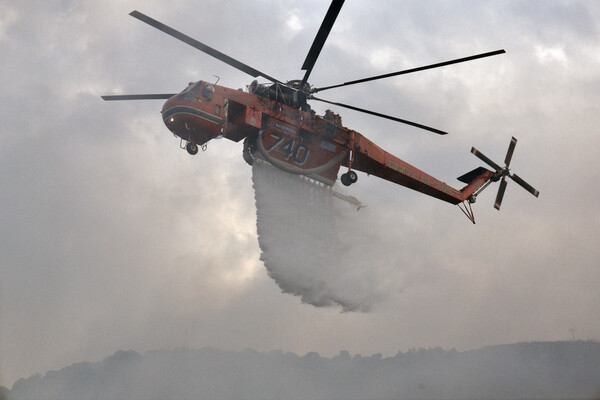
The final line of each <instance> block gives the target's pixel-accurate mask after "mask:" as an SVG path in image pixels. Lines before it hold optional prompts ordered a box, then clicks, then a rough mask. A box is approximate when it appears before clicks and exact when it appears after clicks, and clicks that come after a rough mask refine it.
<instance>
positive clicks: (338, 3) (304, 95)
mask: <svg viewBox="0 0 600 400" xmlns="http://www.w3.org/2000/svg"><path fill="white" fill-rule="evenodd" d="M343 5H344V0H333V1H332V2H331V5H330V6H329V9H328V10H327V13H326V14H325V17H324V18H323V22H322V23H321V27H320V28H319V30H318V32H317V35H316V36H315V39H314V40H313V43H312V46H311V47H310V50H309V51H308V54H307V55H306V58H305V60H304V63H303V64H302V67H301V70H303V71H305V73H304V76H303V77H302V79H297V80H290V81H282V80H279V79H276V78H274V77H272V76H270V75H269V74H266V73H265V72H262V71H260V70H258V69H256V68H253V67H251V66H249V65H247V64H244V63H243V62H241V61H239V60H236V59H235V58H233V57H230V56H228V55H226V54H224V53H222V52H220V51H218V50H216V49H214V48H212V47H210V46H208V45H206V44H204V43H202V42H200V41H198V40H196V39H193V38H191V37H190V36H187V35H185V34H184V33H181V32H179V31H177V30H175V29H173V28H171V27H170V26H168V25H165V24H163V23H162V22H159V21H157V20H155V19H153V18H151V17H149V16H147V15H145V14H142V13H141V12H139V11H132V12H131V13H130V14H129V15H131V16H132V17H134V18H136V19H138V20H140V21H142V22H144V23H146V24H148V25H150V26H152V27H154V28H156V29H158V30H160V31H162V32H164V33H166V34H168V35H170V36H172V37H174V38H175V39H178V40H180V41H182V42H184V43H186V44H188V45H190V46H192V47H194V48H196V49H197V50H200V51H202V52H203V53H206V54H208V55H210V56H212V57H214V58H216V59H218V60H220V61H222V62H224V63H225V64H227V65H230V66H232V67H234V68H236V69H238V70H239V71H242V72H244V73H246V74H248V75H250V76H252V77H253V78H259V77H262V78H265V79H266V80H268V81H270V82H271V83H272V84H273V85H272V87H271V89H272V90H274V91H275V92H276V94H277V91H281V92H282V93H283V94H287V96H288V97H289V98H291V99H292V101H291V104H292V105H294V106H296V107H298V108H303V107H305V106H306V104H307V103H306V102H307V101H308V100H316V101H321V102H324V103H328V104H332V105H335V106H338V107H343V108H348V109H350V110H354V111H358V112H362V113H366V114H369V115H373V116H376V117H380V118H385V119H389V120H392V121H396V122H400V123H403V124H406V125H411V126H414V127H416V128H420V129H424V130H427V131H430V132H434V133H437V134H439V135H445V134H447V132H444V131H441V130H439V129H436V128H432V127H430V126H427V125H423V124H420V123H416V122H412V121H408V120H405V119H401V118H397V117H394V116H390V115H386V114H382V113H379V112H375V111H370V110H367V109H364V108H359V107H355V106H352V105H348V104H343V103H338V102H333V101H329V100H325V99H322V98H318V97H316V96H314V94H315V93H317V92H322V91H325V90H330V89H334V88H338V87H341V86H349V85H355V84H359V83H364V82H370V81H374V80H378V79H385V78H390V77H394V76H398V75H404V74H409V73H412V72H418V71H424V70H427V69H433V68H438V67H443V66H447V65H451V64H457V63H462V62H466V61H472V60H476V59H479V58H484V57H490V56H495V55H498V54H503V53H505V51H504V50H496V51H491V52H487V53H481V54H476V55H473V56H469V57H463V58H457V59H454V60H449V61H444V62H441V63H435V64H430V65H425V66H421V67H417V68H410V69H406V70H400V71H395V72H390V73H387V74H383V75H377V76H371V77H367V78H362V79H356V80H353V81H347V82H343V83H339V84H335V85H329V86H322V87H312V86H311V85H309V84H308V79H309V77H310V75H311V73H312V70H313V68H314V66H315V63H316V62H317V59H318V58H319V55H320V54H321V50H322V49H323V46H324V45H325V42H326V41H327V37H328V36H329V33H330V32H331V29H332V27H333V25H334V23H335V21H336V19H337V17H338V15H339V13H340V10H341V9H342V6H343ZM252 86H254V87H255V88H258V81H256V83H254V82H253V83H252V84H251V85H250V87H252ZM174 95H175V93H173V94H170V93H169V94H139V95H117V96H102V98H103V99H104V100H145V99H168V98H170V97H171V96H174Z"/></svg>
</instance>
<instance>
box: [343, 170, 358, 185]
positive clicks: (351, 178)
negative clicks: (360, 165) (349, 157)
mask: <svg viewBox="0 0 600 400" xmlns="http://www.w3.org/2000/svg"><path fill="white" fill-rule="evenodd" d="M357 180H358V175H356V172H354V171H348V172H346V173H345V174H342V176H340V181H342V184H343V185H344V186H350V185H352V184H353V183H354V182H356V181H357Z"/></svg>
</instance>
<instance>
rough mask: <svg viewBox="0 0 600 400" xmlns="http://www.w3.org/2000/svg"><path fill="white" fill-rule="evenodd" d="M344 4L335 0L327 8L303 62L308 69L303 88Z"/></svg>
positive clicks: (305, 68) (305, 69) (340, 0)
mask: <svg viewBox="0 0 600 400" xmlns="http://www.w3.org/2000/svg"><path fill="white" fill-rule="evenodd" d="M342 5H344V0H333V1H332V2H331V5H330V6H329V10H327V14H325V18H324V19H323V22H322V23H321V27H320V28H319V31H318V32H317V36H315V40H314V41H313V44H312V46H311V47H310V50H309V51H308V54H307V55H306V59H305V60H304V64H302V68H301V69H302V70H303V71H306V73H305V74H304V78H302V84H301V85H300V87H301V88H303V87H304V84H305V83H306V82H307V81H308V77H309V76H310V73H311V72H312V69H313V67H314V66H315V62H317V58H318V57H319V54H320V53H321V49H323V45H324V44H325V41H326V40H327V37H328V36H329V32H330V31H331V28H332V27H333V24H334V22H335V20H336V18H337V16H338V14H339V13H340V10H341V9H342Z"/></svg>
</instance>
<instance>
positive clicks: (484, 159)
mask: <svg viewBox="0 0 600 400" xmlns="http://www.w3.org/2000/svg"><path fill="white" fill-rule="evenodd" d="M471 153H473V154H475V156H476V157H478V158H479V159H480V160H481V161H483V162H484V163H486V164H487V165H489V166H490V167H492V168H494V170H495V171H500V170H502V167H500V166H499V165H498V164H496V163H495V162H493V161H492V160H490V159H489V158H487V157H486V156H485V155H484V154H483V153H482V152H480V151H479V150H477V149H476V148H475V147H471Z"/></svg>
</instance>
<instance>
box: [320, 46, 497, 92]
mask: <svg viewBox="0 0 600 400" xmlns="http://www.w3.org/2000/svg"><path fill="white" fill-rule="evenodd" d="M503 53H506V51H504V50H496V51H490V52H488V53H482V54H477V55H474V56H469V57H463V58H457V59H456V60H450V61H444V62H441V63H436V64H431V65H425V66H423V67H417V68H411V69H406V70H402V71H397V72H391V73H389V74H383V75H377V76H372V77H370V78H363V79H357V80H355V81H349V82H344V83H340V84H338V85H332V86H324V87H321V88H315V89H313V92H314V93H316V92H320V91H323V90H328V89H333V88H337V87H340V86H348V85H354V84H357V83H363V82H369V81H374V80H377V79H384V78H390V77H392V76H397V75H404V74H410V73H411V72H418V71H424V70H426V69H432V68H438V67H443V66H446V65H451V64H458V63H461V62H466V61H472V60H477V59H479V58H484V57H491V56H495V55H498V54H503Z"/></svg>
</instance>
